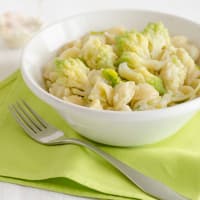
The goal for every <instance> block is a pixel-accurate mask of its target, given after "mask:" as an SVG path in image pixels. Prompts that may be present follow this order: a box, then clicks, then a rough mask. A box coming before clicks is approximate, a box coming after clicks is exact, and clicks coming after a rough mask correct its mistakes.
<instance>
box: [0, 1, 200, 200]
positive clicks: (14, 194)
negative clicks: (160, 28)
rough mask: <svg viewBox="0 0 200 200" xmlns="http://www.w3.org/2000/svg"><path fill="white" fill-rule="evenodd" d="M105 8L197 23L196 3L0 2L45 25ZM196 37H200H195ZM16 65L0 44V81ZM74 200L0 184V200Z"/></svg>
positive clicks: (1, 7)
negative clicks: (153, 13) (147, 12)
mask: <svg viewBox="0 0 200 200" xmlns="http://www.w3.org/2000/svg"><path fill="white" fill-rule="evenodd" d="M105 8H106V9H109V8H139V9H148V10H156V11H160V12H167V13H171V14H176V15H179V16H183V17H186V18H189V19H192V20H193V21H196V22H198V23H200V1H199V0H0V14H1V13H3V12H5V11H19V12H21V13H23V14H27V15H33V16H39V17H41V18H42V19H43V20H44V22H45V23H46V24H49V23H51V22H54V21H56V20H59V19H62V18H64V17H67V16H69V15H73V14H77V13H80V12H85V11H89V10H98V9H105ZM199 36H200V34H199ZM19 65H20V51H17V50H9V49H6V48H5V47H4V46H3V45H2V44H0V79H3V78H5V77H6V76H7V75H8V74H10V73H12V71H14V70H15V69H16V68H17V67H18V66H19ZM69 199H72V200H73V199H76V198H75V197H71V196H67V195H63V194H58V193H53V192H48V191H43V190H39V189H33V188H26V187H22V186H17V185H14V184H7V183H0V200H69Z"/></svg>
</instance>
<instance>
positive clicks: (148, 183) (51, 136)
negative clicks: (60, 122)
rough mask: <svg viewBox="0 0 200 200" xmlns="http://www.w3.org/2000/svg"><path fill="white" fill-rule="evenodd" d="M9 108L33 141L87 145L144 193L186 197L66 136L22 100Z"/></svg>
mask: <svg viewBox="0 0 200 200" xmlns="http://www.w3.org/2000/svg"><path fill="white" fill-rule="evenodd" d="M9 109H10V111H11V113H12V114H13V116H14V118H15V119H16V121H17V122H18V124H19V125H20V126H21V127H22V128H23V129H24V131H25V132H26V133H27V134H28V135H29V136H30V137H31V138H32V139H34V140H35V141H37V142H39V143H41V144H44V145H60V144H76V145H80V146H84V147H87V148H88V149H90V150H92V151H93V152H95V153H96V154H98V155H99V156H101V157H102V158H104V159H105V160H106V161H107V162H109V163H110V164H111V165H112V166H113V167H115V168H116V169H118V170H119V171H120V172H121V173H122V174H124V175H125V176H126V177H127V178H128V179H129V180H130V181H131V182H133V183H134V184H135V185H137V186H138V187H139V188H140V189H141V190H142V191H144V192H145V193H147V194H149V195H151V196H153V197H156V198H159V199H162V200H187V199H188V198H186V197H183V196H181V195H180V194H178V193H176V192H175V191H173V190H172V189H170V188H169V187H167V186H166V185H164V184H162V183H161V182H159V181H157V180H154V179H152V178H150V177H148V176H145V175H144V174H142V173H140V172H139V171H137V170H135V169H133V168H131V167H129V166H128V165H126V164H125V163H122V162H121V161H119V160H117V159H116V158H114V157H112V156H111V155H109V154H107V153H106V152H104V151H102V150H101V149H99V148H98V147H96V146H94V145H93V144H91V143H89V142H86V141H82V140H79V139H75V138H67V137H66V136H65V135H64V133H63V132H62V131H61V130H58V129H57V128H55V127H54V126H52V125H50V124H49V123H47V122H46V121H45V120H44V119H43V118H42V117H41V116H40V115H38V114H37V113H36V112H35V111H34V110H33V109H32V108H31V107H30V106H29V105H28V104H27V103H26V102H25V101H24V100H21V101H20V102H17V103H15V104H12V105H10V107H9Z"/></svg>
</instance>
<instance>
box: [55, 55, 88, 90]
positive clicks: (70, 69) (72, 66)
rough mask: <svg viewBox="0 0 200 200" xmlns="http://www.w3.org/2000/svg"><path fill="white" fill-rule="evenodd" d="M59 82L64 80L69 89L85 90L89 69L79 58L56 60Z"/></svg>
mask: <svg viewBox="0 0 200 200" xmlns="http://www.w3.org/2000/svg"><path fill="white" fill-rule="evenodd" d="M55 64H56V68H57V71H58V72H59V77H58V80H63V81H64V82H65V84H66V86H67V87H75V88H79V89H84V87H85V86H86V84H87V82H88V75H87V74H88V72H89V68H88V67H87V66H86V65H85V64H84V63H83V62H82V61H81V60H80V59H79V58H67V59H65V60H60V59H56V60H55Z"/></svg>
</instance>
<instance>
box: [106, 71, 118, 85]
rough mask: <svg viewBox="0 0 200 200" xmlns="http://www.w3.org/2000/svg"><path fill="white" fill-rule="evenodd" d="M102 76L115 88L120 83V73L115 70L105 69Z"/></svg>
mask: <svg viewBox="0 0 200 200" xmlns="http://www.w3.org/2000/svg"><path fill="white" fill-rule="evenodd" d="M102 75H103V77H104V78H105V79H106V80H107V81H108V83H109V84H110V85H112V86H113V87H114V86H115V85H117V84H118V83H120V77H119V75H118V73H117V72H116V71H115V70H113V69H103V70H102Z"/></svg>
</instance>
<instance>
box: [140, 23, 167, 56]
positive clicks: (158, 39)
mask: <svg viewBox="0 0 200 200" xmlns="http://www.w3.org/2000/svg"><path fill="white" fill-rule="evenodd" d="M143 35H144V36H145V37H146V38H147V39H148V40H149V51H150V53H151V57H152V58H153V59H159V57H160V55H161V54H162V51H163V49H164V48H165V47H167V46H168V45H170V36H169V32H168V30H167V29H166V28H165V26H164V25H163V24H162V23H161V22H159V23H149V24H148V25H147V26H146V27H145V29H144V31H143Z"/></svg>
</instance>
